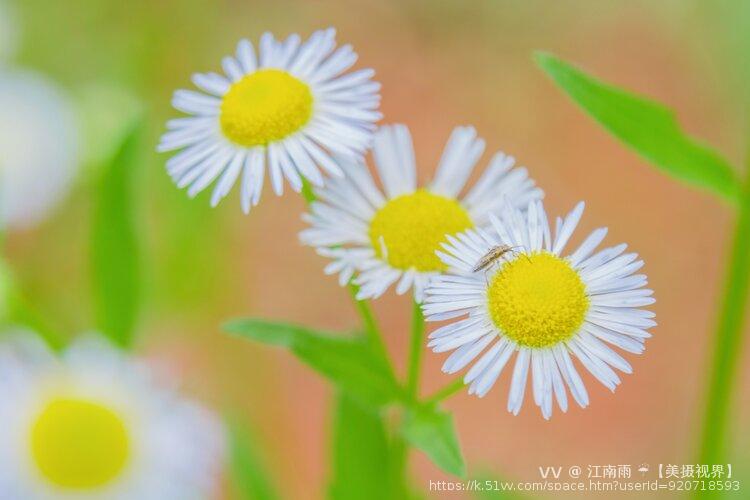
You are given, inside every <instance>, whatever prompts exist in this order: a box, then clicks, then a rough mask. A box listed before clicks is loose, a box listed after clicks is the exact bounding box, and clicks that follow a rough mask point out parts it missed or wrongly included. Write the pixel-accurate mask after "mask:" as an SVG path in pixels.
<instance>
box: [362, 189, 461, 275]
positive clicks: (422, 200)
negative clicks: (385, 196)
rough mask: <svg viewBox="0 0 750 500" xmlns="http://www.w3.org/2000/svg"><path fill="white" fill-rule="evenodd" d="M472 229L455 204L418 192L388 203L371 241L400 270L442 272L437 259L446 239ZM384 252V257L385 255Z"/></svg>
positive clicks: (372, 228) (372, 227) (373, 228)
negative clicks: (450, 235) (411, 269)
mask: <svg viewBox="0 0 750 500" xmlns="http://www.w3.org/2000/svg"><path fill="white" fill-rule="evenodd" d="M471 227H473V224H472V222H471V218H470V217H469V213H468V212H467V211H466V209H465V208H463V207H462V206H461V205H460V204H459V203H458V202H457V201H456V200H453V199H451V198H446V197H445V196H440V195H437V194H433V193H430V192H428V191H426V190H424V189H419V190H417V191H415V192H414V193H411V194H405V195H401V196H398V197H396V198H393V199H392V200H389V201H388V202H387V203H386V204H385V205H384V206H383V207H382V208H380V209H379V210H378V211H377V212H376V213H375V216H374V217H373V218H372V222H370V241H371V242H372V246H373V248H374V249H375V253H376V254H377V256H378V257H381V258H383V257H384V258H386V260H387V261H388V263H389V264H390V265H391V266H393V267H395V268H397V269H404V270H406V269H410V268H415V269H416V270H417V271H423V272H426V271H443V270H445V268H446V266H445V264H443V263H442V262H441V261H440V259H439V258H438V257H437V255H435V250H438V249H439V248H440V243H442V242H444V241H445V236H446V235H448V234H455V233H459V232H461V231H465V230H466V229H469V228H471ZM384 252H385V255H384Z"/></svg>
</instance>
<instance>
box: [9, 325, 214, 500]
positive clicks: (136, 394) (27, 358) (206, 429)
mask: <svg viewBox="0 0 750 500" xmlns="http://www.w3.org/2000/svg"><path fill="white" fill-rule="evenodd" d="M10 339H11V340H10V341H6V342H5V343H4V344H2V345H0V443H2V446H0V492H2V498H3V499H4V500H37V499H39V500H41V499H45V500H46V499H58V498H59V499H70V500H73V499H75V500H88V499H90V500H93V499H102V498H106V499H108V500H133V499H138V500H197V499H203V498H210V497H211V495H212V492H214V490H215V488H216V484H217V478H218V474H219V468H220V466H221V462H222V455H223V448H224V434H223V430H222V427H221V425H220V424H219V422H218V421H217V419H216V418H215V416H214V415H213V414H211V413H209V412H208V411H206V410H205V409H203V408H201V407H199V406H197V405H195V404H193V403H191V402H189V401H186V400H184V399H182V398H180V397H179V396H178V395H176V394H174V393H173V391H172V390H170V389H167V388H164V386H163V385H160V384H159V383H158V381H157V380H155V377H154V376H153V373H152V372H151V371H150V370H149V369H148V368H147V367H146V366H145V365H144V364H142V363H141V362H139V361H136V360H134V359H131V358H129V357H128V356H127V355H126V354H124V353H122V352H121V351H119V350H117V349H115V348H114V347H112V346H111V345H109V344H108V343H106V342H105V341H104V340H102V339H100V338H98V337H93V336H88V337H84V338H83V339H82V340H78V341H76V342H75V343H74V344H73V345H72V346H71V347H69V348H68V349H67V350H65V351H64V352H63V353H62V354H60V355H59V356H57V355H55V354H54V353H52V352H50V351H49V350H48V349H47V348H46V346H45V345H44V344H42V342H41V341H40V340H39V339H38V338H37V337H35V336H32V335H30V334H27V335H22V334H18V335H11V336H10Z"/></svg>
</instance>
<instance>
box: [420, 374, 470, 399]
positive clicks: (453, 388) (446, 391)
mask: <svg viewBox="0 0 750 500" xmlns="http://www.w3.org/2000/svg"><path fill="white" fill-rule="evenodd" d="M464 387H465V384H464V379H463V378H462V377H459V378H457V379H456V380H454V381H453V382H450V383H449V384H448V385H446V386H445V387H443V388H442V389H439V390H438V391H437V392H435V393H434V394H433V395H431V396H428V397H427V399H425V403H426V404H437V403H439V402H441V401H443V400H445V399H448V398H449V397H450V396H453V395H454V394H455V393H457V392H458V391H460V390H461V389H463V388H464Z"/></svg>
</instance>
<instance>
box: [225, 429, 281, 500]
mask: <svg viewBox="0 0 750 500" xmlns="http://www.w3.org/2000/svg"><path fill="white" fill-rule="evenodd" d="M227 427H228V430H229V453H230V462H231V463H230V466H231V469H230V472H231V476H232V480H233V482H234V485H235V487H236V489H237V493H239V496H240V498H242V499H243V500H275V499H277V498H279V495H278V494H277V493H276V490H275V489H274V487H273V485H272V482H271V480H270V479H269V477H268V474H267V473H266V470H265V468H264V467H263V465H262V463H261V460H260V459H259V458H258V453H257V451H256V447H255V446H254V444H253V439H252V436H251V435H250V433H249V432H248V431H247V430H246V429H245V428H244V427H243V426H242V425H240V424H239V422H236V421H233V420H230V421H229V422H228V424H227Z"/></svg>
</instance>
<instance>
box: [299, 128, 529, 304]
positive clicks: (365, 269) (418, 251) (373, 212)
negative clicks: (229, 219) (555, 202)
mask: <svg viewBox="0 0 750 500" xmlns="http://www.w3.org/2000/svg"><path fill="white" fill-rule="evenodd" d="M484 147H485V143H484V140H482V139H481V138H479V137H477V133H476V130H475V129H474V128H473V127H457V128H456V129H454V130H453V133H452V134H451V136H450V138H449V139H448V142H447V144H446V146H445V149H444V151H443V155H442V158H441V160H440V163H439V165H438V167H437V171H436V173H435V177H434V178H433V180H432V182H430V183H429V184H427V185H425V186H423V187H419V185H418V182H417V166H416V160H415V155H414V147H413V145H412V139H411V135H410V133H409V129H408V128H407V127H406V126H404V125H392V126H385V127H382V128H380V129H379V130H378V132H377V133H376V135H375V141H374V145H373V157H374V160H375V167H376V169H377V172H378V174H379V177H380V181H381V182H382V184H383V187H384V188H385V193H383V192H382V191H381V190H380V189H379V188H378V187H377V186H376V185H375V182H374V180H373V178H372V176H371V175H370V172H369V170H368V169H367V166H366V165H365V164H364V163H358V162H356V161H353V160H342V163H343V165H344V169H345V170H346V172H347V175H346V177H345V178H342V179H332V180H330V181H329V182H328V183H327V184H326V186H325V187H324V188H321V189H317V190H316V191H315V194H316V196H317V198H318V200H317V201H315V202H313V203H312V204H311V206H310V213H309V214H306V215H305V220H306V221H307V222H308V223H309V224H310V227H309V228H307V229H305V230H303V231H302V232H301V233H300V239H301V241H302V242H303V243H304V244H306V245H310V246H313V247H315V248H316V249H317V251H318V253H319V254H321V255H323V256H325V257H329V258H331V259H332V262H331V263H330V264H329V265H328V266H327V267H326V268H325V272H326V273H327V274H338V275H339V283H340V284H341V285H342V286H344V285H346V284H347V283H349V282H350V280H352V279H353V280H354V281H353V282H354V283H355V284H356V285H357V286H358V287H359V291H358V294H357V297H358V298H359V299H367V298H377V297H379V296H380V295H382V294H383V293H384V292H385V291H386V290H387V289H388V288H389V287H390V286H391V285H392V284H394V283H395V284H396V293H398V294H404V293H406V292H407V291H409V290H411V289H413V291H414V297H415V299H416V300H417V301H421V300H422V293H423V290H424V287H425V285H426V283H427V281H428V280H429V279H430V277H432V276H435V275H436V274H439V273H441V272H443V271H445V270H446V269H447V267H446V265H445V264H444V263H443V262H442V261H441V260H440V259H439V258H438V257H437V255H436V254H435V251H436V250H438V249H439V248H440V245H441V243H443V242H445V241H446V237H447V236H448V235H451V234H455V233H459V232H461V231H465V230H466V229H469V228H473V227H475V226H481V225H482V224H486V223H487V222H488V215H489V214H490V213H491V212H493V211H494V210H496V209H497V208H498V207H499V206H500V204H501V203H512V204H514V206H517V207H525V206H526V205H527V204H528V203H529V201H531V200H537V199H539V198H541V197H542V196H543V193H542V191H541V190H540V189H539V188H537V187H536V186H535V184H534V181H533V180H532V179H530V178H529V175H528V172H527V171H526V168H524V167H514V165H515V159H514V158H513V157H511V156H508V155H506V154H504V153H501V152H498V153H495V155H494V156H493V157H492V159H491V160H490V162H489V165H488V167H487V168H486V170H485V172H484V173H483V174H482V176H481V177H480V178H479V180H478V181H477V182H476V184H475V185H474V186H473V187H472V188H471V189H469V190H468V192H467V193H466V194H465V195H463V196H462V195H461V193H462V191H463V190H464V187H465V185H466V182H467V179H468V178H469V176H470V175H471V173H472V171H473V169H474V166H475V165H476V163H477V162H478V161H479V159H480V157H481V156H482V153H483V152H484ZM355 273H356V274H357V276H356V277H355V276H354V275H355Z"/></svg>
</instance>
